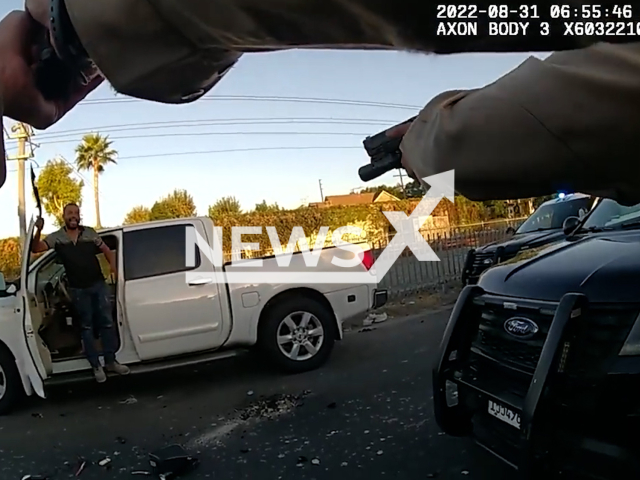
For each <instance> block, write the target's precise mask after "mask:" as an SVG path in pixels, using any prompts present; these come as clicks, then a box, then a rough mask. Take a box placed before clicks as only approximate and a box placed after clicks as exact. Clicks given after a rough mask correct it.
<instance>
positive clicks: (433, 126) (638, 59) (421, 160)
mask: <svg viewBox="0 0 640 480" xmlns="http://www.w3.org/2000/svg"><path fill="white" fill-rule="evenodd" d="M639 101H640V44H629V45H608V44H600V45H596V46H593V47H590V48H588V49H583V50H577V51H571V52H561V53H556V54H553V55H551V56H550V57H548V58H547V59H546V60H544V61H541V60H539V59H537V58H534V57H532V58H530V59H529V60H527V61H525V62H524V63H523V64H522V65H520V66H519V67H518V68H516V69H515V70H513V71H512V72H510V73H508V74H507V75H505V76H503V77H502V78H500V79H498V80H497V81H496V82H494V83H492V84H490V85H488V86H486V87H484V88H480V89H477V90H470V91H467V92H463V93H457V92H452V93H451V94H447V93H445V94H441V95H439V96H438V97H436V98H435V99H434V100H432V101H431V102H430V103H429V104H428V105H427V106H426V107H425V108H424V109H423V111H422V112H421V113H420V115H419V118H418V119H417V121H415V122H414V124H413V125H412V126H411V128H410V129H409V131H408V132H407V133H406V135H405V137H404V140H403V142H402V145H401V148H402V150H403V154H404V157H405V160H404V161H405V162H406V163H407V165H408V166H409V168H410V169H412V170H413V171H414V172H415V174H416V175H417V176H420V177H421V178H424V177H427V176H429V175H433V174H436V173H440V172H443V171H447V170H451V169H454V170H455V182H456V189H457V191H458V192H459V193H461V194H462V195H464V196H466V197H468V198H469V199H471V200H495V199H510V198H524V197H532V196H539V195H547V194H550V193H554V192H556V191H558V190H573V191H579V192H584V193H588V194H592V195H596V196H605V197H610V198H614V199H616V200H618V201H620V202H622V203H626V204H629V205H632V204H635V203H638V202H640V162H638V161H637V154H636V152H637V151H638V150H639V148H640V136H639V135H638V134H637V128H636V127H635V126H636V125H638V124H640V109H638V108H637V105H638V102H639Z"/></svg>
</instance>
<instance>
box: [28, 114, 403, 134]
mask: <svg viewBox="0 0 640 480" xmlns="http://www.w3.org/2000/svg"><path fill="white" fill-rule="evenodd" d="M396 121H397V120H373V119H357V118H356V119H351V118H337V119H336V118H322V117H320V118H306V117H303V118H275V117H274V118H262V119H261V118H238V119H203V120H182V121H178V122H176V121H167V122H144V123H140V122H139V123H129V124H126V123H123V124H115V125H102V126H94V127H85V128H81V129H71V130H60V131H58V132H49V133H39V134H38V138H44V139H47V138H58V137H68V136H72V135H78V134H85V133H87V132H88V131H102V132H107V131H130V130H152V129H162V128H188V127H204V126H214V125H221V126H236V125H281V124H286V125H289V124H296V125H301V124H311V125H314V124H327V125H367V126H368V125H375V126H377V125H389V124H391V123H393V122H396Z"/></svg>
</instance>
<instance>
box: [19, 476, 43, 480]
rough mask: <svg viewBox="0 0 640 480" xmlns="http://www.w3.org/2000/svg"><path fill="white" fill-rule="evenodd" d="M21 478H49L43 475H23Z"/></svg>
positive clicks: (39, 479)
mask: <svg viewBox="0 0 640 480" xmlns="http://www.w3.org/2000/svg"><path fill="white" fill-rule="evenodd" d="M22 480H49V477H46V476H43V475H25V476H24V477H22Z"/></svg>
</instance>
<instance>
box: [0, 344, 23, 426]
mask: <svg viewBox="0 0 640 480" xmlns="http://www.w3.org/2000/svg"><path fill="white" fill-rule="evenodd" d="M22 392H23V389H22V382H21V381H20V374H19V373H18V368H17V367H16V362H15V360H14V359H13V357H12V356H11V354H10V353H8V352H7V351H6V350H4V349H2V348H0V415H4V414H5V413H8V412H9V411H10V410H11V409H12V408H13V406H14V405H15V403H16V402H17V401H18V399H19V398H20V395H21V393H22Z"/></svg>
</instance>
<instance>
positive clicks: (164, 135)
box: [39, 132, 367, 145]
mask: <svg viewBox="0 0 640 480" xmlns="http://www.w3.org/2000/svg"><path fill="white" fill-rule="evenodd" d="M210 135H287V136H297V135H331V136H351V137H362V138H364V137H365V136H366V135H367V133H363V132H190V133H162V134H151V135H123V136H117V137H109V139H110V140H127V139H137V138H141V139H144V138H168V137H207V136H210ZM56 143H78V140H77V139H75V138H72V139H70V140H52V141H47V140H46V139H45V141H44V142H40V144H39V145H52V144H56Z"/></svg>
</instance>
